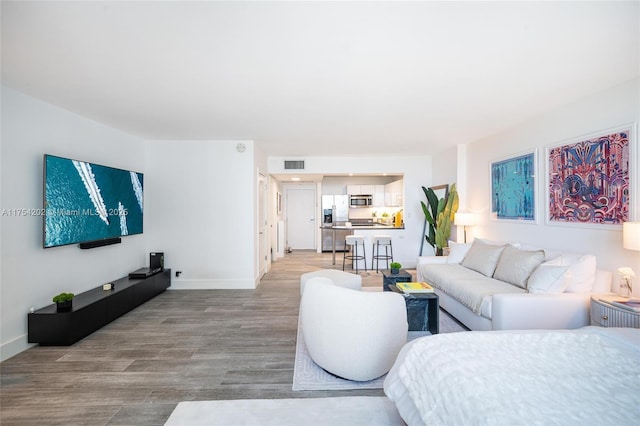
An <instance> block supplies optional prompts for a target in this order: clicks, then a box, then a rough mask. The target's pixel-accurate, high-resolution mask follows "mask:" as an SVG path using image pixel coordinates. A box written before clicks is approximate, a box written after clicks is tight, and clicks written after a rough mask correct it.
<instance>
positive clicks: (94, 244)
mask: <svg viewBox="0 0 640 426" xmlns="http://www.w3.org/2000/svg"><path fill="white" fill-rule="evenodd" d="M121 242H122V238H120V237H117V238H105V239H104V240H96V241H87V242H85V243H80V244H78V245H79V247H80V248H81V249H92V248H96V247H104V246H109V245H111V244H120V243H121Z"/></svg>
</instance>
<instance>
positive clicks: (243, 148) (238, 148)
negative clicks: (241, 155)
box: [236, 143, 247, 152]
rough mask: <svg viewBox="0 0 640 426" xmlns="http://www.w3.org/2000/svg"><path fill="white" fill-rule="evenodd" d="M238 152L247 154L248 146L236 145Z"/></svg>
mask: <svg viewBox="0 0 640 426" xmlns="http://www.w3.org/2000/svg"><path fill="white" fill-rule="evenodd" d="M236 150H237V151H238V152H245V151H246V150H247V146H246V145H245V144H243V143H239V144H238V145H236Z"/></svg>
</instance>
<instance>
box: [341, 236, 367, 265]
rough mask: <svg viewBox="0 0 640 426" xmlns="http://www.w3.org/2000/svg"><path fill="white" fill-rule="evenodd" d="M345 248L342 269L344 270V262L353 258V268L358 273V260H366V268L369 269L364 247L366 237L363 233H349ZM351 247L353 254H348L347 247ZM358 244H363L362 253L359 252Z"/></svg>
mask: <svg viewBox="0 0 640 426" xmlns="http://www.w3.org/2000/svg"><path fill="white" fill-rule="evenodd" d="M344 244H345V246H346V247H345V250H344V256H343V257H342V270H343V271H344V264H345V261H346V260H347V259H351V268H352V269H355V270H356V274H357V273H358V260H362V261H363V262H364V270H365V271H366V270H367V261H366V253H365V249H364V237H363V236H362V235H347V236H346V237H345V239H344ZM349 246H350V247H351V254H350V255H347V248H349ZM358 246H362V254H361V255H359V254H358Z"/></svg>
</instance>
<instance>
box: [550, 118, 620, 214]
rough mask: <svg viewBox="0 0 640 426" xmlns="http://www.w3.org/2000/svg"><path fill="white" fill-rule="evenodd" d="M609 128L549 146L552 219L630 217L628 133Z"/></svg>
mask: <svg viewBox="0 0 640 426" xmlns="http://www.w3.org/2000/svg"><path fill="white" fill-rule="evenodd" d="M630 131H631V129H630V128H627V129H623V130H620V131H613V132H606V133H603V134H601V135H599V136H595V137H590V138H588V139H583V140H576V141H572V142H569V143H565V144H562V145H558V146H555V147H552V148H549V149H548V157H547V161H548V173H549V176H548V179H549V180H548V190H549V211H548V215H549V216H548V220H549V222H556V223H578V224H601V225H621V224H622V222H625V221H627V220H629V134H630Z"/></svg>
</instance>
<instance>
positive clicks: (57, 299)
mask: <svg viewBox="0 0 640 426" xmlns="http://www.w3.org/2000/svg"><path fill="white" fill-rule="evenodd" d="M73 296H75V295H74V294H73V293H60V294H59V295H57V296H53V303H63V302H67V301H70V300H73Z"/></svg>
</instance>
